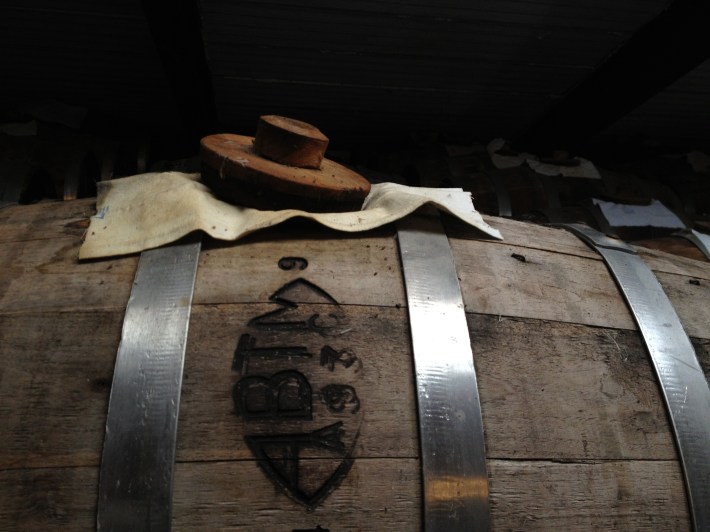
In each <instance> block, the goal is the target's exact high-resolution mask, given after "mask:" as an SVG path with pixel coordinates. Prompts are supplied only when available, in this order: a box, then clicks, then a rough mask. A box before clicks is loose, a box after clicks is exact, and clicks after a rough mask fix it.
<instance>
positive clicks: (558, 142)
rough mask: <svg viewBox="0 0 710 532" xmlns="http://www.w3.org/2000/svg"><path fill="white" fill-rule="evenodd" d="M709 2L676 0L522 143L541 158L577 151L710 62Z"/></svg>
mask: <svg viewBox="0 0 710 532" xmlns="http://www.w3.org/2000/svg"><path fill="white" fill-rule="evenodd" d="M708 28H710V1H708V0H675V1H674V2H673V3H672V4H671V5H670V6H669V7H668V8H667V9H665V10H664V11H663V12H661V13H660V14H659V15H658V16H657V17H656V18H655V19H653V20H652V21H651V22H649V23H648V24H646V25H645V26H643V27H642V28H641V29H640V30H638V31H637V32H636V33H635V34H634V35H633V36H632V37H631V38H630V39H629V40H628V41H627V42H626V43H625V44H623V45H622V46H621V47H620V48H619V49H617V50H616V51H615V52H614V53H612V54H611V55H610V56H609V57H608V58H607V59H606V60H605V61H604V62H603V63H602V64H601V65H600V66H599V67H598V68H597V69H596V70H595V71H594V72H593V73H592V74H591V75H590V77H588V78H587V79H586V80H584V81H582V82H581V83H580V84H579V85H577V86H575V87H573V88H572V89H571V90H570V91H569V92H568V93H567V94H566V95H564V96H563V97H562V99H561V100H560V101H559V102H558V103H557V104H555V105H553V106H552V108H551V109H549V110H548V111H547V113H546V114H544V115H543V117H542V118H541V119H540V120H539V121H537V122H536V123H535V124H533V126H532V127H530V128H529V129H528V130H527V131H526V132H525V134H524V135H522V136H521V137H520V138H519V139H517V140H518V144H519V145H520V146H522V147H525V148H526V149H529V150H535V151H536V152H538V153H548V152H550V151H552V150H559V149H564V150H570V151H577V150H579V149H581V148H583V147H584V145H585V143H586V142H587V141H589V140H590V139H591V138H592V137H594V136H595V135H596V134H597V133H599V132H601V131H602V130H604V129H605V128H606V127H608V126H610V125H612V124H613V123H614V122H616V121H617V120H619V119H621V118H622V117H624V116H625V115H627V114H628V113H630V112H631V111H633V110H634V109H635V108H636V107H638V106H640V105H641V104H642V103H644V102H645V101H646V100H648V99H649V98H651V97H652V96H654V95H655V94H657V93H659V92H661V91H662V90H664V89H665V88H666V87H668V86H669V85H671V84H672V83H673V82H675V81H676V80H678V79H680V78H681V77H683V76H684V75H685V74H687V73H688V72H690V71H691V70H693V69H694V68H696V67H697V66H698V65H700V64H701V63H702V62H704V61H705V60H706V59H707V58H708V57H710V38H708V31H709V30H708Z"/></svg>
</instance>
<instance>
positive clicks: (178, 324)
mask: <svg viewBox="0 0 710 532" xmlns="http://www.w3.org/2000/svg"><path fill="white" fill-rule="evenodd" d="M199 256H200V243H199V242H197V243H189V244H181V245H173V246H170V247H166V248H159V249H154V250H150V251H144V252H143V253H142V254H141V258H140V261H139V263H138V270H137V272H136V277H135V280H134V282H133V289H132V290H131V296H130V299H129V300H128V306H127V308H126V315H125V318H124V321H123V332H122V335H121V343H120V345H119V348H118V354H117V356H116V366H115V369H114V374H113V385H112V387H111V397H110V399H109V407H108V417H107V420H106V436H105V439H104V448H103V455H102V458H101V472H100V480H99V501H98V512H97V528H98V530H102V531H103V530H112V531H113V530H117V531H118V530H120V531H124V530H161V531H164V530H170V526H171V519H172V500H171V499H172V479H173V467H174V462H175V443H176V436H177V422H178V409H179V406H180V387H181V385H182V373H183V366H184V359H185V345H186V341H187V329H188V323H189V320H190V307H191V305H192V293H193V290H194V286H195V276H196V272H197V262H198V259H199Z"/></svg>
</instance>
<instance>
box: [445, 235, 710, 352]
mask: <svg viewBox="0 0 710 532" xmlns="http://www.w3.org/2000/svg"><path fill="white" fill-rule="evenodd" d="M508 234H510V233H508ZM580 243H581V241H580ZM451 248H452V250H453V252H454V257H455V260H456V265H457V269H458V272H459V278H460V279H461V286H462V292H463V296H464V303H465V305H466V310H467V311H468V312H476V313H484V314H493V315H503V316H521V317H528V318H538V319H543V320H554V321H562V322H568V323H584V324H587V325H594V326H599V327H614V328H619V329H631V330H634V329H635V328H636V326H635V324H634V322H633V318H632V316H631V314H630V312H629V311H628V309H627V308H626V304H625V303H624V301H623V300H622V299H621V296H620V294H619V292H618V289H617V288H616V285H615V284H614V281H613V280H612V278H611V276H610V274H609V272H608V270H607V268H606V266H605V265H604V263H603V262H601V260H600V259H596V258H595V259H592V260H589V259H584V258H581V257H575V256H572V255H563V254H560V253H553V252H550V251H542V250H538V249H533V248H527V249H525V250H524V251H523V250H521V249H520V248H518V247H516V246H511V245H509V244H507V243H506V242H503V243H495V244H490V243H488V242H484V241H466V242H465V243H464V242H463V241H460V240H457V239H451ZM516 256H517V257H516ZM523 258H524V260H523ZM697 264H698V267H697V268H695V269H694V270H693V272H694V273H703V279H707V274H706V273H705V272H706V271H708V272H710V268H708V265H706V264H705V263H697ZM649 265H650V266H652V267H653V266H654V263H653V261H649ZM659 265H661V266H663V262H662V261H661V262H659ZM656 273H657V275H658V278H659V281H660V282H661V284H662V285H663V287H664V289H665V290H666V292H667V293H668V297H669V298H670V300H671V302H672V303H673V305H674V307H675V309H676V311H677V312H678V314H679V316H681V320H682V322H683V325H684V327H685V330H686V332H687V333H688V334H689V335H691V336H697V337H698V338H708V336H709V335H710V330H709V329H708V327H707V323H709V322H710V307H708V305H707V304H706V301H708V299H707V297H708V285H709V284H710V283H707V282H701V283H700V285H694V284H691V283H690V280H692V279H693V278H695V276H684V275H674V274H666V273H663V272H656Z"/></svg>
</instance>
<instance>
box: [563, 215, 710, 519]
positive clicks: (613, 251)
mask: <svg viewBox="0 0 710 532" xmlns="http://www.w3.org/2000/svg"><path fill="white" fill-rule="evenodd" d="M560 227H563V228H565V229H567V230H569V231H571V232H572V233H574V234H575V235H577V236H578V237H580V238H581V239H582V240H584V241H585V242H587V243H588V244H590V245H591V246H592V247H593V248H594V249H595V250H596V251H597V252H599V254H601V256H602V257H603V258H604V262H606V265H607V267H608V268H609V270H610V271H611V273H612V274H613V276H614V278H615V279H616V283H617V284H618V285H619V288H620V289H621V292H622V294H623V295H624V299H626V302H627V304H628V306H629V308H630V309H631V313H632V314H633V316H634V320H636V323H637V325H638V327H639V330H640V331H641V335H642V337H643V340H644V342H645V344H646V347H647V349H648V352H649V354H650V355H651V360H652V361H653V366H654V368H655V370H656V376H657V377H658V381H659V382H660V384H661V389H662V390H663V396H664V399H665V401H666V406H667V408H668V412H669V414H670V418H671V423H672V425H673V431H674V433H675V438H676V442H677V444H678V450H679V453H680V459H681V463H682V465H683V472H684V475H685V482H686V487H687V490H688V499H689V505H690V513H691V516H692V519H693V523H694V525H695V530H698V531H707V530H710V388H708V382H707V380H706V379H705V375H704V373H703V370H702V369H701V367H700V364H699V363H698V359H697V356H696V355H695V350H694V349H693V345H692V344H691V343H690V339H689V338H688V335H687V334H686V333H685V330H684V329H683V326H682V324H681V322H680V318H678V315H677V314H676V311H675V309H674V308H673V305H672V304H671V302H670V300H669V299H668V296H667V295H666V294H665V292H664V291H663V288H662V287H661V285H660V283H659V282H658V280H657V279H656V276H655V275H654V273H653V272H652V271H651V269H650V268H649V267H648V266H647V265H646V264H645V263H644V262H643V260H642V259H641V257H639V256H638V255H637V254H636V253H635V251H634V250H633V248H631V247H630V246H629V245H627V244H626V243H624V242H622V241H621V240H616V239H613V238H609V237H607V236H606V235H604V234H603V233H600V232H598V231H596V230H594V229H591V228H589V227H587V226H584V225H580V224H561V225H560Z"/></svg>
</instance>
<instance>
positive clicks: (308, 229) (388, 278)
mask: <svg viewBox="0 0 710 532" xmlns="http://www.w3.org/2000/svg"><path fill="white" fill-rule="evenodd" d="M69 203H72V202H69ZM88 205H90V203H89V202H85V203H84V202H79V203H78V204H77V206H75V207H74V208H73V210H71V209H67V216H68V217H69V218H70V220H72V221H68V222H65V223H61V222H57V221H56V214H55V215H54V216H53V215H52V214H41V213H43V212H44V211H42V210H38V209H33V213H34V214H37V215H41V217H40V218H39V219H38V220H37V221H36V222H32V221H31V219H32V216H28V215H26V214H20V213H21V212H22V209H21V208H12V209H9V210H11V211H14V212H11V213H10V215H11V216H9V221H8V227H10V228H13V229H9V230H8V231H9V234H10V235H12V236H13V237H14V238H17V239H20V241H18V242H16V243H14V244H13V245H5V246H3V247H2V248H1V249H0V266H2V267H3V275H2V276H0V313H3V312H4V313H8V312H26V311H38V310H56V309H91V308H96V309H124V308H125V305H126V301H127V300H128V295H129V290H130V286H131V282H132V279H133V275H134V272H135V267H136V264H137V257H136V256H135V255H134V256H130V257H125V258H119V259H107V260H98V261H85V262H82V263H78V262H77V259H76V256H77V253H78V247H79V244H80V238H81V234H83V229H81V227H80V226H81V221H82V219H81V218H79V219H75V218H74V216H75V215H76V214H78V213H81V212H83V210H82V209H85V208H88ZM77 207H78V211H77ZM486 219H487V220H489V221H490V222H491V223H492V224H493V225H494V226H497V227H500V228H501V230H502V232H503V235H504V237H505V240H504V241H503V242H495V241H482V240H478V238H479V237H480V233H478V232H476V231H474V230H472V229H462V228H461V227H460V226H456V225H455V224H454V225H453V228H452V229H451V230H450V232H451V233H452V235H453V237H452V238H451V245H452V249H453V251H454V255H455V257H456V262H457V266H458V268H459V276H460V278H461V282H462V289H463V293H464V301H465V303H466V306H467V307H466V308H467V310H468V311H469V312H476V313H484V314H492V315H504V316H521V317H530V318H539V319H545V320H553V321H562V322H568V323H584V324H588V325H595V326H602V327H612V328H621V329H635V325H634V324H633V320H632V319H631V316H630V314H629V312H628V310H627V309H626V306H625V304H624V303H623V301H622V300H621V298H620V296H619V293H618V290H617V288H616V286H615V284H614V282H613V280H612V279H611V276H610V275H609V273H608V271H607V269H606V267H605V266H604V265H603V263H602V261H601V258H600V256H599V255H597V254H596V253H595V252H593V251H592V250H590V249H589V248H588V247H587V246H586V245H585V244H584V243H582V241H581V240H579V239H578V238H576V237H575V236H574V235H572V234H569V233H568V232H566V231H563V230H560V229H553V228H548V227H542V226H536V225H532V224H525V223H522V222H514V221H511V220H504V219H500V218H492V217H487V218H486ZM0 227H2V225H0ZM67 227H68V228H67ZM390 231H391V230H390V228H383V229H380V230H377V231H372V232H368V233H358V234H344V233H337V232H335V231H331V230H327V229H325V228H322V227H319V226H316V225H314V224H307V223H302V222H294V223H288V224H284V225H282V226H279V227H278V228H274V229H269V230H266V231H261V232H259V233H257V234H255V235H252V236H250V237H248V238H246V239H244V240H242V241H239V242H237V243H220V242H210V243H206V245H205V251H204V252H203V254H202V256H201V260H200V266H199V270H198V277H197V286H196V291H195V302H196V304H221V303H255V302H263V301H267V299H268V296H269V295H270V294H271V290H272V288H271V287H273V286H280V285H281V284H283V283H285V282H287V280H289V279H292V278H293V275H292V272H288V271H284V270H281V269H280V268H279V266H278V263H279V260H280V259H281V258H282V257H289V256H291V257H293V256H295V257H304V258H305V259H307V261H308V263H309V266H308V269H307V270H305V272H304V275H305V274H307V275H308V278H309V279H312V280H313V281H314V282H316V283H317V284H318V285H319V286H321V287H322V288H323V289H324V290H326V292H329V293H338V300H339V301H340V302H341V303H342V304H346V305H379V306H396V305H400V306H401V305H404V304H405V299H404V288H403V283H402V277H401V272H400V266H399V259H398V256H397V250H396V242H395V240H394V239H393V237H392V233H391V232H390ZM80 232H81V234H80ZM35 234H37V235H42V236H43V237H45V238H46V239H45V238H42V239H41V240H37V239H33V238H32V236H33V235H35ZM514 255H516V256H518V258H517V259H516V258H515V257H514ZM642 256H643V258H644V260H646V261H647V263H648V264H649V266H650V267H651V268H653V269H654V270H655V271H656V272H657V274H658V277H659V280H660V282H661V284H662V285H663V286H664V288H665V289H666V290H667V292H668V294H669V297H670V299H671V301H672V302H673V304H674V305H675V307H676V310H677V312H678V314H679V315H680V316H681V318H682V321H683V323H684V326H685V327H686V331H687V332H688V333H689V334H690V335H691V336H695V337H698V338H708V337H710V329H708V327H707V325H706V324H707V323H708V322H710V308H709V307H708V305H707V301H708V300H710V299H708V295H710V294H709V292H708V290H709V286H710V264H708V263H702V262H699V261H693V260H691V259H685V258H675V257H672V256H669V255H667V254H663V253H661V252H643V253H642ZM520 257H525V262H522V261H521V260H520ZM235 272H239V277H238V279H240V282H235V281H234V279H235V277H234V276H235ZM343 279H348V280H350V279H357V282H356V283H355V282H343ZM243 280H249V281H247V282H244V281H243ZM251 280H258V282H257V283H255V282H253V281H251ZM691 281H693V283H695V282H696V281H697V282H699V284H693V283H691Z"/></svg>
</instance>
